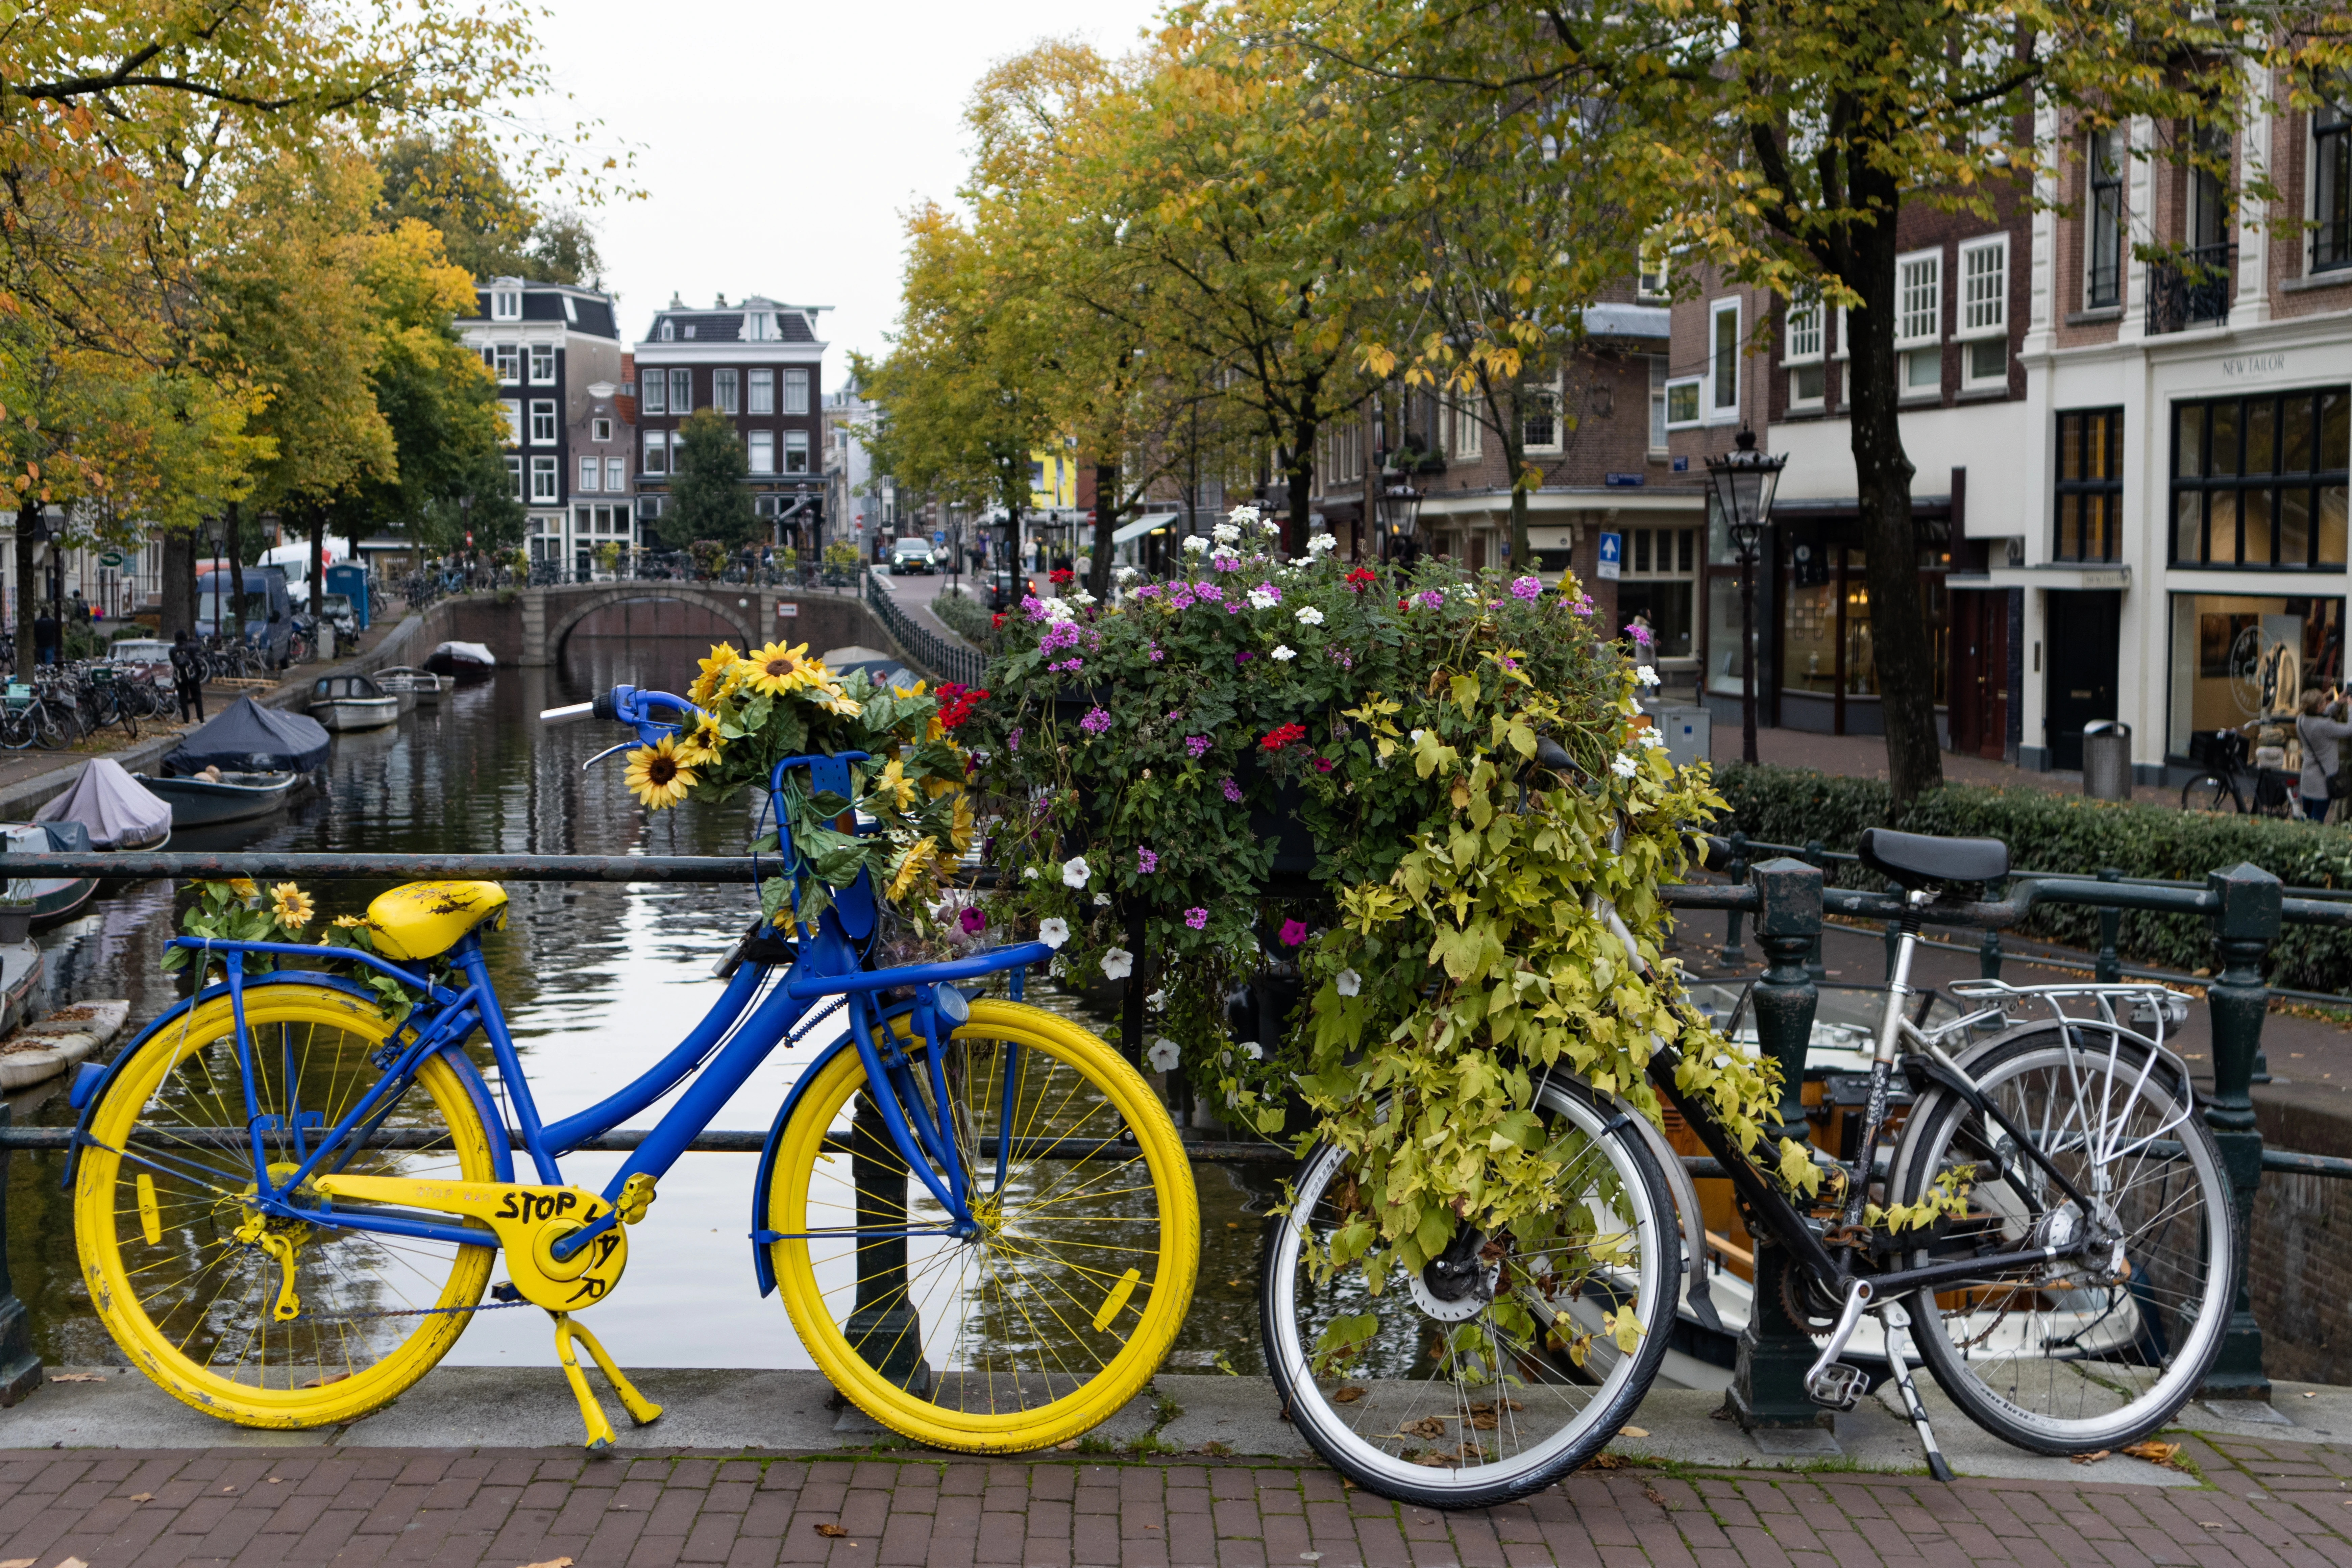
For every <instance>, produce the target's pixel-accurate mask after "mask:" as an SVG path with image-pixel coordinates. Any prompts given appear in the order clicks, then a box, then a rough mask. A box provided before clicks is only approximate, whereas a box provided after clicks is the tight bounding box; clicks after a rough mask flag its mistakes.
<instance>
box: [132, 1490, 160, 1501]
mask: <svg viewBox="0 0 2352 1568" xmlns="http://www.w3.org/2000/svg"><path fill="white" fill-rule="evenodd" d="M154 1500H155V1494H154V1493H153V1492H132V1493H131V1501H132V1502H153V1501H154Z"/></svg>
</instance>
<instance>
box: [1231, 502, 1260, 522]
mask: <svg viewBox="0 0 2352 1568" xmlns="http://www.w3.org/2000/svg"><path fill="white" fill-rule="evenodd" d="M1264 515H1265V514H1264V513H1263V512H1261V511H1259V510H1258V509H1257V503H1256V502H1255V501H1246V500H1245V501H1244V502H1242V504H1241V505H1239V506H1237V507H1235V508H1234V510H1231V511H1229V512H1227V513H1226V514H1225V516H1226V517H1227V518H1228V519H1229V520H1231V521H1234V522H1255V521H1257V520H1258V519H1259V518H1260V517H1262V516H1264Z"/></svg>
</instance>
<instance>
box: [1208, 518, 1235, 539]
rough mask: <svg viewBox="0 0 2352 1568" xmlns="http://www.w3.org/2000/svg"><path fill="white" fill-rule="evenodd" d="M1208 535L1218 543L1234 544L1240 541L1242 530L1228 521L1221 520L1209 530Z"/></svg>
mask: <svg viewBox="0 0 2352 1568" xmlns="http://www.w3.org/2000/svg"><path fill="white" fill-rule="evenodd" d="M1209 537H1210V538H1212V539H1213V540H1215V541H1216V542H1218V543H1220V544H1235V543H1239V542H1240V541H1241V537H1242V531H1241V530H1240V529H1238V528H1235V527H1234V525H1233V524H1232V523H1230V522H1221V523H1219V524H1217V526H1216V527H1214V528H1213V529H1211V530H1209Z"/></svg>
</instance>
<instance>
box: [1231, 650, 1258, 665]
mask: <svg viewBox="0 0 2352 1568" xmlns="http://www.w3.org/2000/svg"><path fill="white" fill-rule="evenodd" d="M1255 657H1256V656H1255V655H1254V654H1252V653H1251V652H1250V650H1249V649H1247V648H1244V649H1242V651H1241V652H1239V653H1237V654H1235V655H1234V663H1235V664H1247V663H1248V662H1249V661H1250V660H1251V659H1252V658H1255Z"/></svg>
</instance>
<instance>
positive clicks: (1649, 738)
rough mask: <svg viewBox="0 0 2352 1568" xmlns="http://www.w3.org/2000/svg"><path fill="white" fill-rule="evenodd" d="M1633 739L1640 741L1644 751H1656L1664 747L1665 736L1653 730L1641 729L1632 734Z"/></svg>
mask: <svg viewBox="0 0 2352 1568" xmlns="http://www.w3.org/2000/svg"><path fill="white" fill-rule="evenodd" d="M1633 739H1634V740H1636V741H1638V742H1641V743H1642V747H1643V750H1645V751H1652V752H1657V751H1663V750H1664V749H1665V744H1666V738H1665V737H1664V735H1661V734H1659V733H1658V732H1657V731H1655V730H1643V731H1640V732H1639V733H1637V734H1635V735H1634V737H1633Z"/></svg>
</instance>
